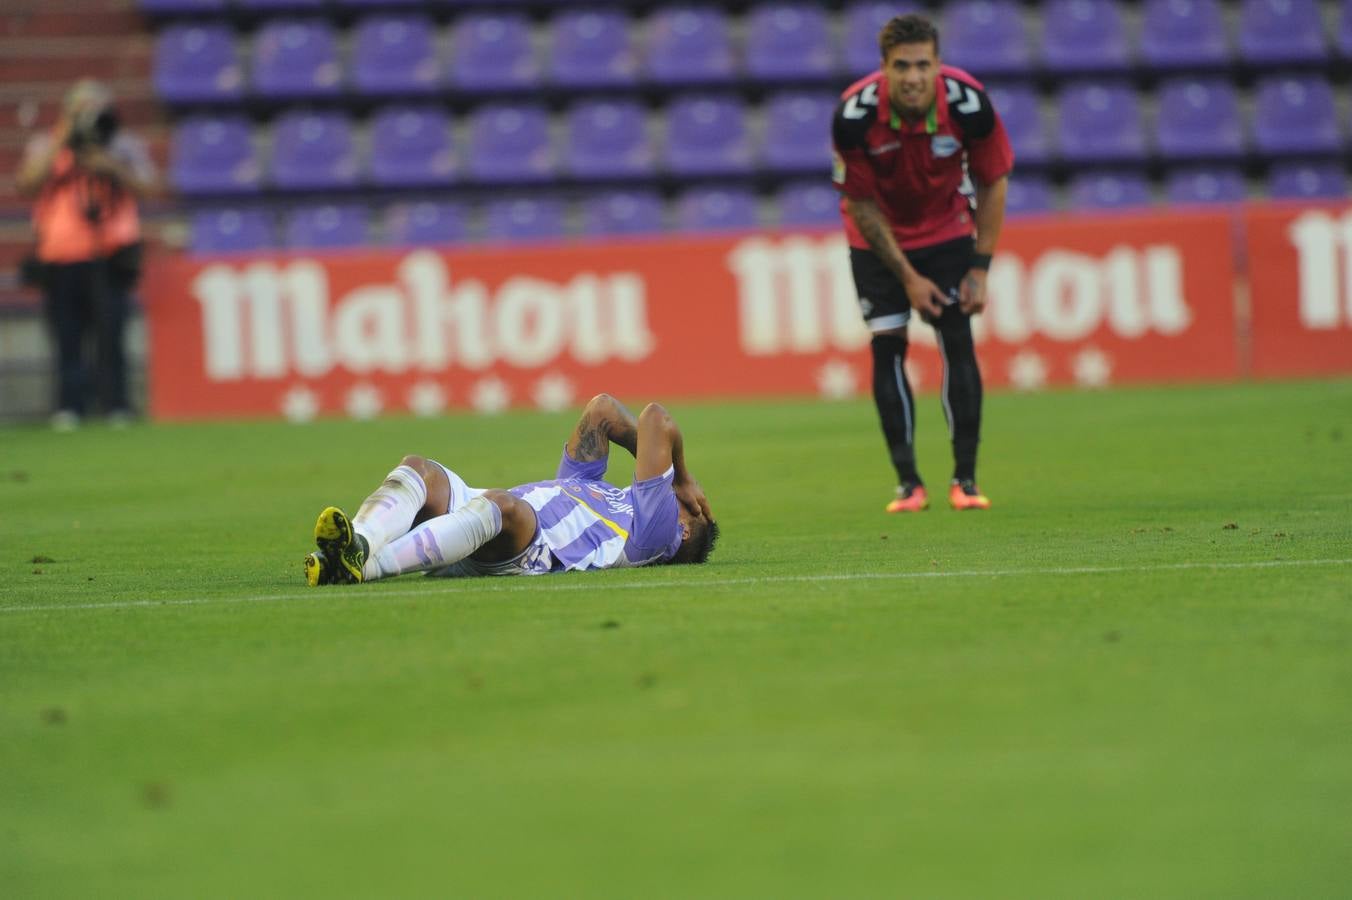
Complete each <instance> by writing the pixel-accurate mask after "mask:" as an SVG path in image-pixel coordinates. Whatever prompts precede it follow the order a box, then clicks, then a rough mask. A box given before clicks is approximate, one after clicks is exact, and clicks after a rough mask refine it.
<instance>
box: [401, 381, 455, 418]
mask: <svg viewBox="0 0 1352 900" xmlns="http://www.w3.org/2000/svg"><path fill="white" fill-rule="evenodd" d="M446 399H447V398H446V391H445V390H444V389H443V388H442V386H441V385H439V384H437V383H436V382H435V381H420V382H418V383H417V384H415V385H413V387H411V388H409V389H408V408H409V410H410V411H411V412H412V413H413V414H414V415H415V416H421V417H422V418H424V419H426V418H430V417H432V416H435V415H437V414H438V413H440V412H441V411H442V410H444V409H445V408H446Z"/></svg>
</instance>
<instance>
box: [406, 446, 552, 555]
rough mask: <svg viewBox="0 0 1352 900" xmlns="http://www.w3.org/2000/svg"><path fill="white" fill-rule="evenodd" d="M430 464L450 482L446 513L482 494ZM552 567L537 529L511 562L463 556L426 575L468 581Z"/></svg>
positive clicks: (456, 476)
mask: <svg viewBox="0 0 1352 900" xmlns="http://www.w3.org/2000/svg"><path fill="white" fill-rule="evenodd" d="M432 462H435V463H436V464H437V465H438V466H441V471H443V472H445V473H446V479H447V480H448V481H450V483H451V500H450V506H449V507H448V508H447V510H446V512H448V513H450V512H455V511H456V510H457V509H459V508H460V507H462V506H464V505H465V504H466V503H468V502H469V501H471V500H473V499H474V498H475V497H478V496H479V495H480V494H482V493H483V491H482V490H480V489H479V488H472V487H470V486H469V485H468V484H466V483H465V479H463V478H461V477H460V476H459V475H457V474H455V473H454V472H452V471H451V470H450V469H448V468H446V467H445V466H444V465H442V464H441V463H439V462H437V461H436V460H432ZM553 568H554V557H553V556H552V555H551V554H550V552H549V547H548V546H546V545H545V537H544V533H543V532H541V531H540V529H539V527H538V526H537V527H536V529H535V538H534V539H533V540H532V541H531V542H530V546H528V547H527V548H526V549H525V550H523V551H521V552H520V553H519V554H517V555H516V556H514V557H512V558H511V559H504V560H502V561H500V562H483V561H482V560H477V559H471V558H470V557H466V558H464V559H462V560H460V561H459V562H457V563H452V564H451V565H449V566H442V567H441V568H439V569H428V570H427V572H426V574H427V575H428V576H430V577H432V578H470V577H476V576H481V575H548V574H549V573H550V572H551V571H552V570H553Z"/></svg>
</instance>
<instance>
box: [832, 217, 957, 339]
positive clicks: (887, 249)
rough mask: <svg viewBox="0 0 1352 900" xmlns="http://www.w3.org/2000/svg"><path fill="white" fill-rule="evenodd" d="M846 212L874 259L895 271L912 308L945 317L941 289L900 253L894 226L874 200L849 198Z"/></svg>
mask: <svg viewBox="0 0 1352 900" xmlns="http://www.w3.org/2000/svg"><path fill="white" fill-rule="evenodd" d="M845 208H846V210H847V211H848V212H849V214H850V218H851V219H853V220H854V224H855V225H856V226H858V228H859V232H860V234H862V235H863V236H864V240H866V241H868V245H869V248H870V249H872V250H873V253H874V255H875V256H877V257H878V259H880V260H882V262H883V265H885V266H887V268H889V269H891V270H892V274H893V275H896V276H897V280H898V281H900V282H901V284H902V287H904V288H906V296H908V297H910V298H911V306H913V307H915V308H916V309H917V310H919V311H920V312H922V313H924V314H926V315H928V316H938V315H939V314H940V313H942V312H943V304H944V295H943V292H942V291H940V290H939V287H938V285H936V284H935V283H934V282H932V281H930V280H929V279H928V278H926V277H925V276H923V275H921V274H920V273H919V272H917V271H916V270H915V267H913V266H912V265H911V263H910V261H909V260H907V259H906V254H905V253H902V252H901V248H900V247H899V246H897V239H896V238H895V237H894V236H893V235H892V226H891V225H889V224H888V222H887V216H885V215H884V214H883V211H882V210H881V209H879V207H878V204H877V203H876V202H874V201H873V200H864V199H860V198H858V197H850V198H848V199H847V200H846V206H845Z"/></svg>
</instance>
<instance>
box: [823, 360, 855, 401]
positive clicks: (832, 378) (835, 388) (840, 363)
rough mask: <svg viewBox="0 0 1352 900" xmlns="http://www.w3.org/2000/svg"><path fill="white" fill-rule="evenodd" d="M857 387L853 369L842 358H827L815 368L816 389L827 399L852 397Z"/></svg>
mask: <svg viewBox="0 0 1352 900" xmlns="http://www.w3.org/2000/svg"><path fill="white" fill-rule="evenodd" d="M857 387H858V381H857V379H856V378H855V376H854V369H852V368H850V364H849V363H847V362H845V361H844V360H839V359H832V360H829V361H827V362H826V363H824V364H823V365H822V367H821V368H820V369H818V370H817V390H818V391H819V392H820V393H821V395H822V396H823V397H825V398H826V399H828V400H843V399H845V398H846V397H852V396H854V392H855V390H856V389H857Z"/></svg>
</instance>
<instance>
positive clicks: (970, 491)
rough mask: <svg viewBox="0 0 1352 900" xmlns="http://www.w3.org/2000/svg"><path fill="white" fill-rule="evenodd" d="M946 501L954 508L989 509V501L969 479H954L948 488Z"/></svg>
mask: <svg viewBox="0 0 1352 900" xmlns="http://www.w3.org/2000/svg"><path fill="white" fill-rule="evenodd" d="M948 503H949V505H950V506H952V507H953V508H954V509H990V508H991V501H990V500H989V499H988V498H987V497H986V495H985V494H983V493H981V491H980V489H978V488H977V486H976V482H974V481H972V480H971V479H970V478H969V479H964V480H963V481H955V482H953V484H952V486H950V487H949V489H948Z"/></svg>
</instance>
